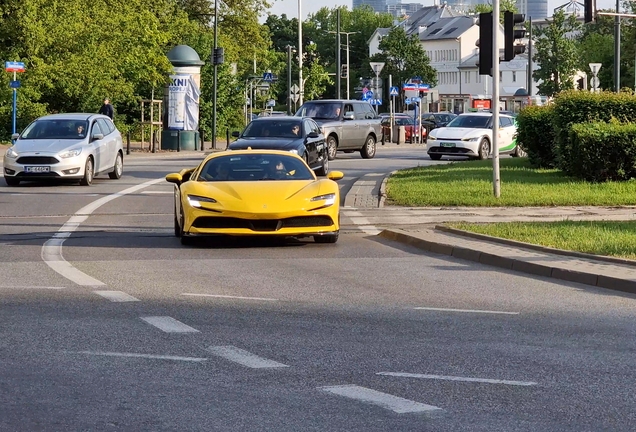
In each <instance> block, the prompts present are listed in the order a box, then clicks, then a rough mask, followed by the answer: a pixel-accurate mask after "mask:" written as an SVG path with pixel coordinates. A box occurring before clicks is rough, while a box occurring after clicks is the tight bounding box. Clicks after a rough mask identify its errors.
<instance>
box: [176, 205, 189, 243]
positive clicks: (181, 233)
mask: <svg viewBox="0 0 636 432" xmlns="http://www.w3.org/2000/svg"><path fill="white" fill-rule="evenodd" d="M175 223H176V217H175ZM184 226H185V220H184V217H183V209H181V226H180V227H179V236H178V237H179V238H180V239H181V244H182V245H184V246H189V245H191V244H192V242H193V239H192V237H188V235H187V234H186V232H185V231H184V230H183V227H184ZM175 229H176V225H175Z"/></svg>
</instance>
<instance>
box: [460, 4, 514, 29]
mask: <svg viewBox="0 0 636 432" xmlns="http://www.w3.org/2000/svg"><path fill="white" fill-rule="evenodd" d="M517 10H518V9H517V2H516V1H515V0H501V2H500V4H499V22H502V23H503V21H504V12H506V11H510V12H514V13H517ZM488 12H492V3H479V4H476V5H475V6H473V7H472V8H470V9H469V10H468V13H471V14H480V13H488Z"/></svg>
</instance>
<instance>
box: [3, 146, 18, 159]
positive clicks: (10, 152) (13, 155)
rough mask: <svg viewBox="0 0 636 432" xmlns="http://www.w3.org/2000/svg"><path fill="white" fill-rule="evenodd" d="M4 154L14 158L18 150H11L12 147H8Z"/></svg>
mask: <svg viewBox="0 0 636 432" xmlns="http://www.w3.org/2000/svg"><path fill="white" fill-rule="evenodd" d="M5 156H6V157H8V158H10V159H15V158H17V157H18V152H16V151H15V150H13V147H9V149H8V150H7V152H6V153H5Z"/></svg>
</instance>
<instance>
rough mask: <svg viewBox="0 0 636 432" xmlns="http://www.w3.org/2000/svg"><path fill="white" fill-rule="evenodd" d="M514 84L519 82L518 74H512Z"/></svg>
mask: <svg viewBox="0 0 636 432" xmlns="http://www.w3.org/2000/svg"><path fill="white" fill-rule="evenodd" d="M512 82H517V72H513V73H512Z"/></svg>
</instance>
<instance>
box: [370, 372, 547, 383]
mask: <svg viewBox="0 0 636 432" xmlns="http://www.w3.org/2000/svg"><path fill="white" fill-rule="evenodd" d="M376 375H384V376H394V377H403V378H418V379H434V380H444V381H462V382H477V383H486V384H506V385H513V386H534V385H537V383H536V382H534V381H510V380H498V379H488V378H470V377H456V376H444V375H426V374H414V373H406V372H378V373H376Z"/></svg>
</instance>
